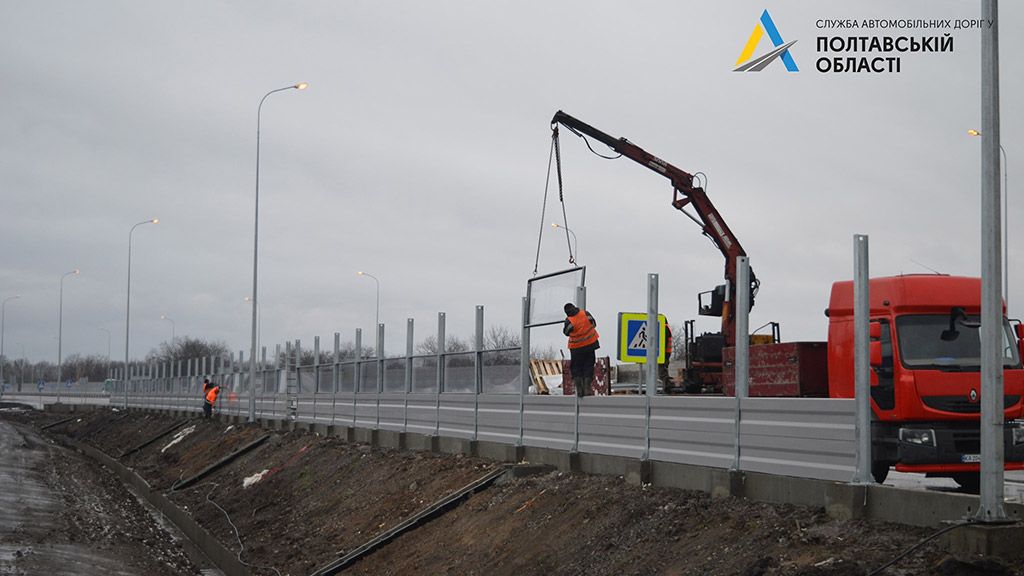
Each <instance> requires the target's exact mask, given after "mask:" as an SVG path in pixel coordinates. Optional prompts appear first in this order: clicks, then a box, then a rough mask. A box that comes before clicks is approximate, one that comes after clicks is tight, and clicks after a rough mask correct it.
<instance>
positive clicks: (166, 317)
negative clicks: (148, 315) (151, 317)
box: [160, 314, 175, 345]
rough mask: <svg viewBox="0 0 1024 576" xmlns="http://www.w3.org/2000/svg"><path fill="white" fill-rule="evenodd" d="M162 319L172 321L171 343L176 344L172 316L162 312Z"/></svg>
mask: <svg viewBox="0 0 1024 576" xmlns="http://www.w3.org/2000/svg"><path fill="white" fill-rule="evenodd" d="M160 319H161V320H167V321H168V322H170V323H171V344H172V345H173V344H174V338H175V336H174V320H171V318H170V317H168V316H167V315H166V314H161V315H160Z"/></svg>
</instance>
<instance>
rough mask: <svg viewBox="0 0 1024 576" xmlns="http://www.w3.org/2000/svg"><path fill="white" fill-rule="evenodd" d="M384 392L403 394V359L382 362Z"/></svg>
mask: <svg viewBox="0 0 1024 576" xmlns="http://www.w3.org/2000/svg"><path fill="white" fill-rule="evenodd" d="M384 391H385V392H405V358H392V359H390V360H385V361H384Z"/></svg>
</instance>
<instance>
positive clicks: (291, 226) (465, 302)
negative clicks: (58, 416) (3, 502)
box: [0, 0, 1024, 361]
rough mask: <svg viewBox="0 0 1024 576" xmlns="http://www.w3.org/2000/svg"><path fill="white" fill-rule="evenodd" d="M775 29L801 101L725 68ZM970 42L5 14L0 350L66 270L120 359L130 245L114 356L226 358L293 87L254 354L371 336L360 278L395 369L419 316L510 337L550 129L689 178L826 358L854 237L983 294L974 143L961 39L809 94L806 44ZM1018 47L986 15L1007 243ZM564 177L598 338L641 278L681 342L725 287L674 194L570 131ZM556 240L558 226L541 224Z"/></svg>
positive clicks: (703, 22) (785, 16)
mask: <svg viewBox="0 0 1024 576" xmlns="http://www.w3.org/2000/svg"><path fill="white" fill-rule="evenodd" d="M765 8H768V9H769V10H770V12H771V14H772V17H773V19H774V21H775V23H776V24H777V26H778V28H779V30H780V33H781V35H782V36H783V37H784V38H785V40H786V41H791V40H797V43H796V44H795V45H794V46H793V48H792V49H791V52H792V54H793V57H794V59H795V61H796V63H797V64H798V66H799V67H800V72H798V73H787V72H786V71H785V70H784V68H783V67H782V64H781V62H775V63H774V64H772V65H771V66H769V67H768V68H767V69H766V70H764V71H763V72H759V73H739V72H733V71H732V69H733V68H734V66H735V62H736V59H737V57H738V55H739V53H740V51H741V49H742V48H743V45H744V44H745V43H746V40H747V38H748V36H749V35H750V33H751V30H752V29H753V28H754V26H755V25H756V24H757V22H758V18H759V17H760V15H761V12H762V10H764V9H765ZM979 13H980V3H979V2H976V1H935V0H927V1H926V0H918V1H903V2H889V1H885V2H882V1H873V2H857V3H853V2H796V1H785V0H775V1H770V2H763V1H758V2H754V1H746V0H743V1H734V2H678V1H677V2H655V1H651V2H609V1H597V2H595V1H587V2H583V1H579V2H575V1H574V2H567V1H558V2H523V1H515V2H513V1H504V2H470V1H468V0H462V1H454V0H453V1H430V2H411V1H407V2H380V1H358V2H356V1H337V0H335V1H323V2H265V1H245V2H243V1H235V2H212V1H203V2H199V1H192V2H152V1H125V2H113V1H103V2H100V1H97V2H78V1H60V2H59V1H49V0H35V1H32V2H15V1H12V0H0V50H2V53H3V54H4V58H2V59H0V79H2V90H0V110H3V112H2V114H0V207H2V212H0V214H2V215H3V217H2V220H0V246H2V250H0V297H7V296H10V295H14V294H20V295H21V298H20V299H19V300H15V301H12V302H9V303H8V305H7V323H6V335H5V352H6V353H7V355H8V356H9V357H14V356H19V355H20V354H21V348H20V346H19V344H23V345H24V347H25V349H26V351H27V354H28V356H29V357H30V358H32V359H48V360H51V361H55V360H56V354H57V344H56V335H57V331H58V327H57V321H58V280H59V278H60V276H61V274H62V273H64V272H67V271H69V270H72V269H74V268H76V267H77V268H81V270H82V273H81V275H80V276H79V277H75V278H69V279H67V280H66V281H65V285H64V351H65V355H68V354H71V353H76V352H77V353H82V354H105V353H106V351H107V337H106V334H105V333H104V332H102V331H101V330H100V329H101V328H103V329H107V330H110V331H111V332H112V333H113V340H112V344H113V356H114V357H115V359H116V358H119V357H123V354H124V329H125V284H126V264H127V248H128V247H127V244H128V242H127V241H128V231H129V229H130V228H131V226H132V224H134V223H135V222H138V221H141V220H145V219H148V218H152V217H159V218H160V223H159V224H158V225H156V226H143V227H140V228H139V229H137V230H136V233H135V241H134V244H133V250H134V254H133V264H132V356H133V357H141V356H143V355H144V354H145V353H146V352H148V351H149V350H150V349H152V348H153V347H154V346H156V345H158V344H159V343H160V342H161V341H162V340H166V339H168V338H169V337H170V328H171V327H170V324H169V323H167V322H164V321H161V319H160V316H161V314H166V315H167V316H169V317H171V318H173V319H174V321H175V324H176V329H177V334H178V335H179V336H183V335H190V336H200V337H204V338H213V339H218V340H224V341H225V342H227V343H228V345H229V347H230V348H231V349H233V350H242V349H244V350H246V351H248V348H249V329H250V328H249V326H250V324H249V322H250V315H249V314H250V310H249V308H248V306H247V304H246V303H245V302H244V301H243V298H244V297H246V296H247V295H249V293H250V291H251V285H252V239H253V196H254V179H255V174H254V173H255V144H256V142H255V140H256V139H255V136H256V108H257V104H258V103H259V100H260V98H261V97H262V96H263V94H264V93H266V92H267V91H269V90H272V89H274V88H278V87H282V86H287V85H289V84H294V83H296V82H300V81H305V82H309V83H310V87H309V89H308V90H305V91H301V92H299V91H287V92H283V93H280V94H275V95H273V96H271V97H270V98H269V99H268V100H267V102H266V104H265V106H264V108H263V134H262V161H261V162H262V164H261V171H262V174H261V198H260V200H261V219H260V243H261V249H260V293H259V299H260V302H261V308H262V316H263V322H262V330H261V331H262V341H263V343H264V344H268V345H271V347H272V345H273V344H274V343H277V342H283V341H284V340H285V339H296V338H301V339H302V340H303V342H304V344H305V345H309V344H311V343H312V339H313V336H316V335H319V336H320V337H321V338H322V339H323V341H324V345H325V347H326V346H329V342H330V341H331V339H332V337H331V335H332V334H333V333H334V332H336V331H340V332H341V333H342V334H343V339H345V340H350V339H351V338H352V333H353V331H354V329H355V328H356V327H362V328H364V330H366V331H369V330H370V327H371V326H372V324H373V318H374V286H373V282H372V281H371V280H369V279H367V278H360V277H358V276H357V275H356V271H357V270H366V271H368V272H371V273H373V274H374V275H376V276H377V277H378V278H380V280H381V293H382V298H381V319H382V321H383V322H385V323H386V324H387V325H388V326H389V332H388V345H387V348H388V351H389V352H395V353H397V352H399V351H400V350H402V349H404V340H405V337H404V328H405V319H406V318H409V317H412V318H415V319H416V321H417V340H420V339H422V337H424V336H426V335H428V334H432V333H434V331H435V330H436V328H435V318H436V315H437V312H439V311H444V312H446V313H447V317H448V332H449V334H456V335H459V336H463V337H468V336H469V335H470V334H471V332H472V325H473V313H474V306H475V305H478V304H482V305H485V306H486V311H487V312H486V313H487V324H497V325H505V326H509V327H514V326H516V325H517V323H518V321H519V316H520V298H521V296H523V295H524V293H525V285H526V280H527V279H528V278H529V277H530V276H531V273H532V271H533V261H534V254H535V250H536V242H537V235H538V226H539V224H540V211H541V200H542V195H543V187H544V181H545V171H546V168H547V157H548V150H549V144H550V129H549V120H550V118H551V116H552V114H553V113H554V112H555V111H556V110H558V109H563V110H565V111H567V112H569V113H570V114H573V115H574V116H577V117H578V118H580V119H582V120H584V121H586V122H589V123H590V124H592V125H594V126H596V127H598V128H600V129H602V130H604V131H605V132H608V133H610V134H612V135H613V136H625V137H627V138H629V139H630V140H631V141H633V142H634V143H636V144H638V145H640V146H642V147H644V148H645V149H647V150H648V151H649V152H651V153H653V154H655V155H657V156H659V157H661V158H664V159H665V160H667V161H669V162H671V163H673V164H675V165H676V166H678V167H680V168H682V169H684V170H688V171H691V172H696V171H703V172H705V173H706V174H707V175H708V178H709V186H708V194H709V196H710V197H711V199H712V201H713V202H714V203H715V204H716V205H717V207H718V209H719V210H720V212H721V213H722V215H723V216H724V217H725V219H726V221H727V222H728V223H729V225H730V226H731V227H732V229H733V231H734V232H735V234H736V235H737V236H738V238H739V239H740V241H741V242H742V244H743V246H744V248H745V249H746V251H747V252H748V254H749V255H750V258H751V263H752V265H753V267H754V269H755V271H756V272H757V275H758V277H759V278H761V280H762V288H761V293H760V295H759V296H758V299H757V304H756V307H755V308H754V310H753V314H752V318H751V326H753V327H756V326H759V325H761V324H763V323H765V322H768V321H771V320H775V321H779V322H781V323H782V335H783V337H784V338H785V339H786V340H824V339H825V338H826V319H825V317H824V316H823V315H822V310H823V309H824V308H825V307H826V305H827V301H828V295H829V290H830V286H831V283H832V282H833V281H835V280H838V279H848V278H850V276H851V274H852V272H851V270H852V239H851V238H852V235H853V234H855V233H865V234H869V235H870V237H871V269H872V273H873V274H874V275H889V274H899V273H917V272H927V270H926V269H924V268H922V267H921V266H919V265H917V264H915V263H914V262H913V261H917V262H920V263H923V264H925V265H927V266H929V267H931V268H935V269H937V270H940V271H942V272H948V273H952V274H963V275H978V274H980V259H979V254H980V231H979V227H980V215H979V214H980V208H979V206H980V199H979V189H980V146H979V141H978V139H976V138H969V137H968V136H967V135H966V131H967V130H968V129H969V128H974V127H979V128H980V104H979V101H980V86H979V82H980V73H979V60H980V55H979V51H980V34H979V33H978V32H977V31H973V30H972V31H962V30H959V31H955V32H954V33H953V37H954V51H953V52H952V53H921V54H906V55H904V57H903V63H902V72H900V73H899V74H864V75H854V74H838V75H837V74H821V73H818V72H817V71H816V70H815V60H816V58H817V54H816V52H815V42H814V38H815V36H818V35H825V34H829V33H832V31H822V30H818V29H817V28H816V27H815V21H816V20H818V19H823V18H856V19H865V18H897V17H899V18H902V17H906V18H924V19H932V18H937V19H946V18H977V17H978V15H979ZM1022 24H1024V5H1022V4H1021V3H1019V2H1003V3H1002V6H1001V20H1000V30H1001V32H1002V37H1001V46H1000V53H1001V56H1002V78H1001V80H1002V90H1001V92H1002V144H1003V146H1004V147H1005V149H1006V152H1007V153H1008V156H1009V168H1010V173H1009V175H1010V181H1009V191H1010V221H1011V222H1020V221H1021V218H1020V216H1021V215H1022V214H1024V196H1022V195H1020V194H1016V195H1015V192H1018V191H1021V190H1024V180H1022V179H1020V178H1019V177H1018V178H1016V179H1015V176H1014V174H1018V175H1019V174H1024V156H1022V153H1024V137H1022V133H1024V113H1022V111H1021V106H1020V102H1022V101H1024V78H1022V74H1021V70H1022V68H1021V66H1020V65H1019V64H1014V62H1017V61H1018V60H1019V55H1020V54H1024V36H1022V35H1020V34H1018V33H1016V31H1018V30H1019V29H1020V28H1021V25H1022ZM835 33H836V34H842V35H844V36H845V35H849V33H848V31H844V30H840V31H837V32H835ZM941 33H942V31H938V32H936V31H927V30H926V31H921V30H918V31H911V32H910V34H912V35H916V36H922V35H924V36H930V35H941ZM854 34H863V32H857V31H855V32H854ZM872 34H880V35H883V36H885V35H897V34H899V32H890V31H881V32H879V31H875V32H873V33H872ZM767 46H768V40H767V39H765V40H763V41H762V46H761V48H760V49H759V51H758V53H764V52H765V50H766V47H767ZM562 150H563V165H564V177H565V185H566V202H567V213H568V222H569V226H570V228H572V229H573V230H574V231H575V233H576V235H577V236H578V240H579V249H580V252H581V259H580V260H581V262H582V263H583V264H586V265H587V267H588V268H587V278H588V282H587V284H588V286H589V301H590V306H589V308H590V309H591V310H592V311H593V313H594V314H595V316H596V317H597V319H598V321H599V323H600V324H601V326H602V328H603V334H604V337H603V338H602V340H603V341H604V344H605V346H604V353H607V354H612V355H614V328H613V324H614V321H615V314H616V313H617V312H619V311H631V310H643V309H644V307H645V302H646V300H645V298H646V287H645V277H646V274H647V273H648V272H658V273H660V274H661V295H662V301H661V307H662V309H663V311H665V312H666V313H667V314H668V316H669V318H670V320H671V321H672V322H673V323H679V322H682V321H683V320H684V319H687V318H692V317H694V316H695V311H696V294H697V292H700V291H703V290H708V289H710V288H712V287H713V286H714V285H715V284H717V283H719V282H720V281H721V276H722V269H723V261H722V257H721V256H720V255H719V254H718V252H717V251H716V250H715V248H714V247H713V246H712V245H711V244H710V243H709V242H708V241H707V240H706V239H704V238H702V237H701V236H700V233H699V230H698V229H697V227H696V226H694V225H693V224H692V223H691V222H690V221H689V220H688V219H687V218H686V217H685V216H683V215H682V214H679V213H678V212H676V211H675V210H673V209H672V208H671V206H670V205H669V202H670V201H671V189H670V188H669V186H668V183H667V181H666V180H664V179H663V178H661V177H659V176H657V175H655V174H653V173H652V172H650V171H648V170H646V169H644V168H642V167H641V166H639V165H636V164H634V163H632V162H630V161H628V160H625V159H621V160H618V161H614V162H609V161H605V160H601V159H600V158H597V157H595V156H593V155H592V154H590V153H589V151H587V149H586V147H585V146H584V144H583V143H582V142H581V141H580V140H579V139H578V138H576V137H574V136H573V135H571V134H569V133H568V132H565V131H563V138H562ZM553 213H558V206H557V204H556V203H555V202H549V206H548V214H549V217H548V218H547V220H548V222H547V223H546V224H549V223H550V221H552V218H551V215H552V214H553ZM652 230H656V233H657V241H656V246H654V245H653V242H652V237H651V231H652ZM543 239H544V241H543V246H542V255H541V266H540V268H541V271H542V272H550V271H554V270H558V269H561V268H564V267H565V266H566V259H567V254H566V249H565V241H564V237H562V236H559V235H558V234H557V233H555V232H553V231H551V230H550V228H546V229H545V232H544V234H543ZM1021 239H1024V227H1016V228H1015V227H1014V226H1013V225H1011V228H1010V246H1011V247H1010V267H1011V271H1010V272H1011V274H1010V286H1011V291H1010V309H1011V315H1020V310H1022V308H1021V306H1022V305H1024V301H1022V300H1021V298H1024V272H1022V271H1021V270H1020V265H1021V263H1024V254H1022V253H1021V252H1020V251H1019V250H1018V249H1014V246H1021ZM698 328H699V329H701V330H714V329H716V328H717V326H716V322H715V321H714V320H712V319H701V320H699V321H698ZM552 330H553V329H550V328H549V329H546V330H539V331H538V334H537V335H536V338H537V339H539V340H542V341H543V340H544V339H545V338H551V339H554V338H555V334H554V333H552ZM555 333H557V331H555ZM367 340H371V339H370V338H369V337H367Z"/></svg>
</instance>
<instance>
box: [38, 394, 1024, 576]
mask: <svg viewBox="0 0 1024 576" xmlns="http://www.w3.org/2000/svg"><path fill="white" fill-rule="evenodd" d="M46 417H49V418H51V419H55V418H53V417H52V416H39V417H37V420H40V421H41V420H42V419H43V418H46ZM173 422H175V420H173V419H171V418H169V417H167V416H155V415H145V414H139V413H134V412H133V413H130V414H128V415H127V416H125V415H124V414H123V413H116V412H109V411H100V412H96V413H91V414H87V415H85V416H83V418H82V419H81V420H80V421H76V422H73V423H70V424H68V425H62V426H59V427H56V428H55V429H54V430H53V433H54V434H63V435H67V436H70V437H73V438H76V439H78V440H81V441H85V442H88V443H90V444H92V445H94V446H97V447H100V448H102V449H104V450H105V451H106V452H107V453H108V454H113V455H117V454H118V453H119V451H120V450H123V449H125V448H127V447H130V446H134V445H136V444H138V443H139V442H141V441H142V440H144V439H146V437H147V433H148V434H149V435H150V436H151V435H152V434H155V433H157V432H159V431H160V430H163V429H165V428H166V427H167V426H168V425H170V424H172V423H173ZM193 425H194V426H195V428H194V429H191V431H190V432H188V433H187V434H183V435H182V437H181V438H180V440H179V441H177V442H175V443H174V444H171V441H172V440H173V439H174V435H173V434H172V435H170V436H168V437H166V438H164V439H161V440H160V441H158V442H155V443H153V444H152V445H150V446H148V447H147V448H145V449H143V450H141V451H139V452H138V453H136V454H133V455H130V456H128V457H127V458H125V459H124V462H125V463H126V464H128V465H130V466H133V467H135V468H136V470H137V471H138V472H139V473H140V474H142V475H143V476H144V477H146V478H147V479H148V480H149V481H150V483H151V484H153V485H154V486H155V487H159V488H161V489H165V490H166V489H168V488H170V486H171V485H172V484H173V483H174V482H175V481H177V480H179V479H181V478H187V477H189V476H190V475H191V474H194V473H195V472H197V471H199V470H202V469H203V468H205V467H206V466H208V465H209V464H211V463H213V462H215V461H217V460H219V459H220V458H222V457H223V456H224V455H226V454H228V453H230V452H231V451H232V450H234V449H235V448H237V447H238V446H241V445H243V444H245V443H247V442H249V441H251V440H252V439H254V438H256V437H258V436H260V435H262V434H265V433H266V432H265V431H263V430H260V429H258V428H254V427H248V426H228V425H226V424H223V423H220V422H215V421H202V420H196V421H194V422H190V423H188V424H187V425H186V426H184V427H182V428H180V429H179V432H183V431H185V430H189V429H190V427H191V426H193ZM168 444H171V445H168ZM496 465H497V463H494V462H490V461H486V460H481V459H476V458H470V457H461V456H447V455H436V454H430V453H424V452H398V451H392V450H382V449H376V448H374V449H371V448H370V447H368V446H361V445H353V444H347V443H345V442H342V441H340V440H337V439H334V438H324V437H320V436H316V435H312V434H308V433H299V432H293V433H274V435H273V437H272V438H271V439H270V441H268V442H267V443H266V444H264V445H263V446H261V447H260V448H258V449H257V450H255V451H253V452H251V453H248V454H246V455H244V456H242V457H241V458H239V459H238V460H236V461H235V462H233V463H232V464H231V465H229V466H227V467H225V468H222V469H220V470H218V471H217V472H216V473H214V474H213V475H211V476H210V477H208V478H207V479H205V480H203V481H202V482H200V483H199V484H197V485H195V486H192V487H189V488H186V489H183V490H180V491H176V492H174V493H173V494H172V498H173V499H174V500H175V502H177V504H178V505H179V506H181V507H182V508H186V509H187V510H189V511H190V512H191V513H192V515H193V516H194V517H195V518H196V519H197V520H198V521H199V522H200V523H201V524H203V525H204V526H205V527H206V529H207V530H208V531H210V532H211V533H212V534H214V535H215V536H216V537H217V538H218V539H219V540H220V541H221V542H222V543H223V544H224V545H225V546H226V547H227V548H229V549H231V550H233V551H238V550H239V540H240V541H241V543H242V544H243V545H244V547H245V549H244V551H243V553H242V558H243V560H245V561H246V562H249V563H251V564H253V565H254V566H257V567H258V568H256V569H255V570H254V573H255V574H271V573H273V571H272V570H271V569H270V567H273V568H276V569H278V570H280V571H281V573H282V574H291V575H300V574H308V573H310V572H311V571H313V570H315V569H316V568H318V567H320V566H323V565H325V564H327V563H329V562H330V561H332V560H334V559H336V558H338V556H339V554H341V553H344V552H346V551H348V550H351V549H354V548H355V547H357V546H359V545H360V544H362V543H364V542H365V541H367V540H369V539H370V538H371V537H373V536H374V535H377V534H379V533H380V532H381V531H383V530H385V529H387V528H389V527H391V526H393V525H395V524H397V523H398V522H400V521H402V520H403V519H405V518H407V517H409V516H410V515H411V514H412V513H414V512H415V511H417V510H419V509H421V508H423V507H425V506H426V505H428V504H430V503H431V502H433V501H435V500H437V499H438V498H441V497H442V496H444V495H446V494H449V493H450V492H452V491H454V490H455V489H457V488H459V487H461V486H463V485H465V484H468V483H469V482H470V481H472V480H473V479H475V478H478V477H480V476H482V475H483V474H485V473H486V472H488V471H489V470H491V469H493V467H494V466H496ZM257 478H259V479H258V481H255V482H253V480H255V479H257ZM247 479H248V482H250V483H251V484H250V485H249V486H248V487H243V486H244V485H245V483H246V481H247ZM213 502H215V503H216V504H217V505H219V506H220V507H221V508H223V509H224V512H222V511H221V510H220V509H218V508H217V507H216V506H214V505H213ZM225 512H226V513H227V514H226V515H225ZM229 518H230V523H229V521H228V519H229ZM232 524H233V525H234V528H233V527H232ZM235 528H237V531H238V532H237V533H238V536H237V537H236V533H235ZM931 533H932V531H931V530H926V529H919V528H911V527H906V526H897V525H891V524H882V523H877V522H868V521H837V520H833V519H831V518H829V517H828V516H826V515H825V514H824V512H823V511H822V510H821V509H810V508H800V507H795V506H781V505H768V504H757V503H751V502H747V501H744V500H738V499H712V498H710V497H709V496H708V495H706V494H703V493H698V492H686V491H680V490H673V489H665V488H654V487H650V486H647V487H636V486H629V485H627V484H625V483H624V482H623V481H622V480H621V479H620V478H614V477H599V476H586V475H576V474H562V473H558V472H553V473H550V474H547V475H543V476H538V477H533V478H525V479H519V480H514V481H511V482H509V483H506V484H500V485H495V486H492V487H491V488H489V489H487V490H485V491H483V492H481V493H479V494H476V495H475V496H472V497H471V498H470V499H469V500H468V501H466V502H465V503H464V504H462V505H461V506H460V507H458V508H456V509H455V510H453V511H452V512H449V513H448V514H446V515H444V516H442V517H440V518H438V519H436V520H433V521H431V522H429V523H427V524H425V525H423V526H421V527H419V528H418V529H416V530H414V531H412V532H409V533H407V534H405V535H403V536H401V537H399V538H398V539H397V540H395V541H393V542H391V543H390V544H388V545H386V546H385V547H383V548H382V549H380V550H378V551H376V552H374V553H372V554H370V555H369V556H367V557H365V558H364V559H362V560H361V561H359V562H358V563H357V564H355V565H354V566H352V567H351V568H349V569H348V570H347V571H346V572H345V573H351V574H366V575H371V574H372V575H388V574H393V575H412V574H430V575H433V574H451V575H464V574H467V575H468V574H480V575H505V574H507V575H517V576H518V575H532V574H536V575H545V576H547V575H562V574H564V575H575V574H587V575H596V576H600V575H609V576H610V575H620V574H623V575H648V574H664V575H689V574H693V575H712V576H727V575H728V576H733V575H744V576H762V575H802V576H826V575H854V574H856V575H858V576H860V575H863V574H867V573H869V572H870V571H871V570H873V569H875V568H877V567H879V566H881V565H883V564H885V563H886V562H888V561H889V560H890V559H892V558H894V557H895V556H897V555H898V554H900V553H901V552H902V551H903V550H905V549H907V548H909V547H910V546H911V545H913V544H915V543H917V542H918V541H920V540H922V539H923V538H925V537H927V536H928V535H930V534H931ZM883 574H888V575H890V576H892V575H911V574H913V575H928V574H934V575H948V574H986V575H993V576H998V575H1000V574H1005V575H1024V570H1022V569H1021V568H1020V567H1013V568H1009V567H1005V566H1001V565H998V564H982V563H979V564H962V563H959V562H957V561H955V560H953V559H951V558H948V557H947V556H946V554H945V553H944V552H943V551H942V550H941V549H940V547H939V545H938V544H937V543H935V542H932V543H929V544H926V545H924V546H923V547H921V548H920V549H919V550H917V551H916V552H913V553H911V554H910V555H908V556H907V557H906V558H904V559H902V560H901V561H900V562H899V563H897V564H896V565H895V566H893V567H891V568H889V569H887V570H886V571H885V572H883Z"/></svg>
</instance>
